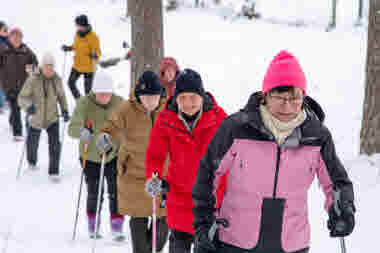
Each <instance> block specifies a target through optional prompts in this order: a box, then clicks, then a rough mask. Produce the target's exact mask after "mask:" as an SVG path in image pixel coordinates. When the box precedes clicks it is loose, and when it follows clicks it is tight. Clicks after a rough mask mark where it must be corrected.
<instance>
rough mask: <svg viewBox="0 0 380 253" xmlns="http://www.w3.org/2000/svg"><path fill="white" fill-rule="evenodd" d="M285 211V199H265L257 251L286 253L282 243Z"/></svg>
mask: <svg viewBox="0 0 380 253" xmlns="http://www.w3.org/2000/svg"><path fill="white" fill-rule="evenodd" d="M284 209H285V199H280V198H279V199H273V198H265V199H264V200H263V204H262V209H261V212H262V213H261V215H262V216H261V224H260V235H259V242H258V244H257V246H256V249H257V250H263V252H264V250H265V252H266V251H268V252H284V251H283V249H282V241H281V234H282V223H283V216H284ZM260 252H261V251H260Z"/></svg>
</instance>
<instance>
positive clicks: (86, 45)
mask: <svg viewBox="0 0 380 253" xmlns="http://www.w3.org/2000/svg"><path fill="white" fill-rule="evenodd" d="M72 47H73V51H74V52H75V56H74V65H73V68H74V69H75V70H76V71H78V72H80V73H92V72H94V70H95V66H94V64H95V60H92V59H91V57H90V56H91V53H96V55H97V56H98V57H100V55H101V52H100V42H99V38H98V36H97V35H96V34H95V33H94V31H92V30H90V31H89V32H88V33H87V34H86V35H85V36H84V37H80V36H79V35H78V33H77V34H75V38H74V44H73V45H72Z"/></svg>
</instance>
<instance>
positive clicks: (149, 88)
mask: <svg viewBox="0 0 380 253" xmlns="http://www.w3.org/2000/svg"><path fill="white" fill-rule="evenodd" d="M161 92H162V85H161V82H160V79H159V78H158V76H157V75H156V73H154V72H152V71H150V70H148V71H145V72H144V73H143V74H142V75H141V76H140V78H139V80H138V81H137V84H136V88H135V95H136V97H139V96H143V95H159V94H161Z"/></svg>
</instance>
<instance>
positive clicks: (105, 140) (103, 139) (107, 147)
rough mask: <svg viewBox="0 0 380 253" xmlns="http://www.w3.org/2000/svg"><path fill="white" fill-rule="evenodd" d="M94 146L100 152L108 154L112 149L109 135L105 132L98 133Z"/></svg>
mask: <svg viewBox="0 0 380 253" xmlns="http://www.w3.org/2000/svg"><path fill="white" fill-rule="evenodd" d="M96 147H97V148H98V149H99V150H100V151H101V152H102V154H104V153H106V154H109V153H110V152H111V151H112V141H111V136H110V135H109V134H107V133H103V134H100V135H99V137H98V140H97V143H96Z"/></svg>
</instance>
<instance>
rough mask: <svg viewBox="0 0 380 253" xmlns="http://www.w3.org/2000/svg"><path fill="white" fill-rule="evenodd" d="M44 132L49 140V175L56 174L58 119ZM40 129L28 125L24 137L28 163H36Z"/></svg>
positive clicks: (57, 169)
mask: <svg viewBox="0 0 380 253" xmlns="http://www.w3.org/2000/svg"><path fill="white" fill-rule="evenodd" d="M46 132H47V134H48V141H49V175H57V174H58V173H59V153H60V142H59V123H58V121H57V122H55V123H53V124H51V125H50V126H49V127H48V128H47V129H46ZM40 136H41V129H36V128H33V127H31V126H30V127H29V129H28V137H27V139H26V147H27V149H26V150H27V159H28V162H29V164H33V165H36V163H37V159H38V155H37V153H38V146H39V143H40Z"/></svg>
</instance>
